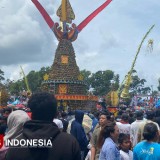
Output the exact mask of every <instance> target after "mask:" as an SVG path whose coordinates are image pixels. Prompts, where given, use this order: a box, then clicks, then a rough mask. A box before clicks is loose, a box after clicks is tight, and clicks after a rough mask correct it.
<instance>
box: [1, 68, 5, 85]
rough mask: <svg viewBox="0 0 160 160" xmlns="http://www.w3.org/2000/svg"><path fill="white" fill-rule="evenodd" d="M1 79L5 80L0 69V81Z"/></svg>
mask: <svg viewBox="0 0 160 160" xmlns="http://www.w3.org/2000/svg"><path fill="white" fill-rule="evenodd" d="M3 80H5V78H4V72H3V71H2V70H1V69H0V83H1V81H3Z"/></svg>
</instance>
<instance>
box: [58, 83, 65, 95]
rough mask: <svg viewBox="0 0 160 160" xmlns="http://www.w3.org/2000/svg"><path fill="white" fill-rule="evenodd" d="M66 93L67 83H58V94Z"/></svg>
mask: <svg viewBox="0 0 160 160" xmlns="http://www.w3.org/2000/svg"><path fill="white" fill-rule="evenodd" d="M65 93H67V85H66V84H60V85H59V94H65Z"/></svg>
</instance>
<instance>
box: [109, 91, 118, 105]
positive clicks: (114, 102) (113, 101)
mask: <svg viewBox="0 0 160 160" xmlns="http://www.w3.org/2000/svg"><path fill="white" fill-rule="evenodd" d="M111 104H112V106H113V107H116V106H117V105H118V93H117V92H116V91H112V92H111Z"/></svg>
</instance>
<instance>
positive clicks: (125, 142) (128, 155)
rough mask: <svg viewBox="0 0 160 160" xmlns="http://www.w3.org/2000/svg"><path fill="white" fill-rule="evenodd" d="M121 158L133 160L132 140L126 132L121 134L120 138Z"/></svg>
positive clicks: (122, 159)
mask: <svg viewBox="0 0 160 160" xmlns="http://www.w3.org/2000/svg"><path fill="white" fill-rule="evenodd" d="M118 143H119V148H120V156H121V160H133V152H132V151H131V150H130V148H131V142H130V139H129V136H128V135H127V134H124V133H120V134H119V138H118Z"/></svg>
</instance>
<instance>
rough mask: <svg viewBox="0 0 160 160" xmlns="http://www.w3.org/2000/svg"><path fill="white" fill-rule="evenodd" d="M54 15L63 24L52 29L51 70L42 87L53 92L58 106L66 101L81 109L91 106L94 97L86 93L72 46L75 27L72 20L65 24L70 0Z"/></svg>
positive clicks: (64, 2) (93, 102)
mask: <svg viewBox="0 0 160 160" xmlns="http://www.w3.org/2000/svg"><path fill="white" fill-rule="evenodd" d="M57 15H58V16H59V17H60V20H61V21H62V26H61V27H59V25H58V24H55V27H54V28H53V31H54V33H55V35H56V37H57V39H58V40H59V44H58V47H57V50H56V53H55V58H54V62H53V65H52V66H51V70H50V73H49V75H48V76H45V78H44V81H43V89H45V90H47V91H50V92H52V93H53V94H54V95H55V96H56V98H57V100H58V102H59V103H58V105H59V106H62V105H63V107H65V106H67V105H68V106H69V107H71V108H72V109H77V108H78V109H84V110H88V109H91V107H93V108H94V107H95V103H96V101H97V97H96V96H93V95H87V90H86V84H85V83H84V81H83V76H82V75H81V74H80V71H79V67H78V66H77V63H76V59H75V52H74V49H73V46H72V41H74V40H75V39H76V38H77V36H76V35H77V34H76V33H77V31H76V29H75V25H74V24H72V27H73V28H69V27H68V26H67V23H71V22H72V20H73V19H74V13H73V10H72V8H71V5H70V3H69V0H62V4H61V6H60V7H59V9H58V11H57Z"/></svg>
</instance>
